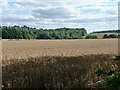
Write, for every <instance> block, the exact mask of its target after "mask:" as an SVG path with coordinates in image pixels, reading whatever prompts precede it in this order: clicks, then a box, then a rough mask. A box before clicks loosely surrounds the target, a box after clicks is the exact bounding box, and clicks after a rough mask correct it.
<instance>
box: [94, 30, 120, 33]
mask: <svg viewBox="0 0 120 90" xmlns="http://www.w3.org/2000/svg"><path fill="white" fill-rule="evenodd" d="M92 33H120V30H107V31H96V32H92Z"/></svg>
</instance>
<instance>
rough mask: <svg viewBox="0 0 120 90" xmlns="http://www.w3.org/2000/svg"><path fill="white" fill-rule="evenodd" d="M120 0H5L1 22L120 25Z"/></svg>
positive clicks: (100, 27) (96, 28)
mask: <svg viewBox="0 0 120 90" xmlns="http://www.w3.org/2000/svg"><path fill="white" fill-rule="evenodd" d="M118 1H119V0H2V1H1V3H0V25H2V26H14V25H19V26H23V25H26V26H29V27H35V28H63V27H67V28H85V29H86V30H87V31H88V32H92V31H101V30H116V29H118Z"/></svg>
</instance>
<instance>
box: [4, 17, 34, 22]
mask: <svg viewBox="0 0 120 90" xmlns="http://www.w3.org/2000/svg"><path fill="white" fill-rule="evenodd" d="M32 21H36V20H35V19H31V18H28V19H24V18H23V19H20V18H2V22H3V23H4V22H32Z"/></svg>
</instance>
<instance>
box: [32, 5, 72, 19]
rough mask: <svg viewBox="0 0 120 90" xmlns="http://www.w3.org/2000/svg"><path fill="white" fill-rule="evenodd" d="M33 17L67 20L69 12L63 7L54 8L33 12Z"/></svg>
mask: <svg viewBox="0 0 120 90" xmlns="http://www.w3.org/2000/svg"><path fill="white" fill-rule="evenodd" d="M33 16H34V17H35V18H49V19H54V18H69V17H71V16H70V12H69V11H67V9H65V8H64V7H56V8H49V9H36V10H33Z"/></svg>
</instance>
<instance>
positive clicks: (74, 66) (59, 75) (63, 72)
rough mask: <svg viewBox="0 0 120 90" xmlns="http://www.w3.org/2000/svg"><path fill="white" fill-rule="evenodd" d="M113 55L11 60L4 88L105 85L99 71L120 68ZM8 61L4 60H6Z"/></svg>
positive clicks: (5, 71) (5, 70)
mask: <svg viewBox="0 0 120 90" xmlns="http://www.w3.org/2000/svg"><path fill="white" fill-rule="evenodd" d="M111 56H112V55H84V56H77V57H65V56H64V57H57V56H56V57H53V56H51V57H50V56H46V57H35V58H28V59H27V60H26V59H22V60H19V62H16V61H17V60H18V59H16V60H10V63H11V64H9V65H3V88H44V89H50V88H51V89H52V90H56V89H58V88H60V89H61V90H64V89H66V88H67V89H70V88H71V89H72V88H82V89H81V90H83V89H84V88H91V89H92V88H103V87H102V86H99V87H98V85H97V83H96V82H97V81H99V80H101V79H103V78H104V76H101V77H98V76H97V75H96V74H95V72H96V71H97V70H98V69H100V70H108V69H119V68H120V67H119V65H118V61H115V60H112V59H111ZM3 64H4V63H3Z"/></svg>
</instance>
